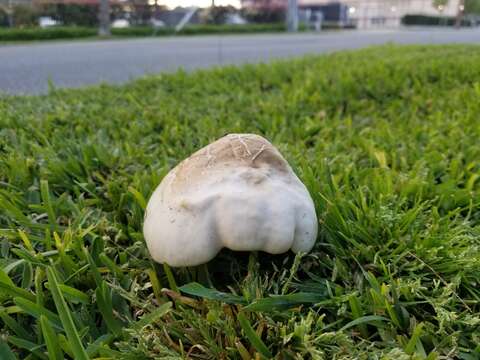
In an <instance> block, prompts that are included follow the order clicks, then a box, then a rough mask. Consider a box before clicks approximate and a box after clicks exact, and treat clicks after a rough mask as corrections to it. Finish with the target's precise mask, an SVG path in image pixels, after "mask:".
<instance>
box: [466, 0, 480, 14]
mask: <svg viewBox="0 0 480 360" xmlns="http://www.w3.org/2000/svg"><path fill="white" fill-rule="evenodd" d="M464 12H465V14H480V0H465V10H464Z"/></svg>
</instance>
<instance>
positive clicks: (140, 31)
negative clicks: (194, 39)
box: [0, 23, 306, 42]
mask: <svg viewBox="0 0 480 360" xmlns="http://www.w3.org/2000/svg"><path fill="white" fill-rule="evenodd" d="M300 30H301V31H305V30H306V29H305V27H303V26H301V28H300ZM284 31H285V24H282V23H272V24H247V25H188V26H186V27H184V28H183V29H182V30H180V31H179V32H176V31H175V29H174V28H170V27H165V28H159V29H154V28H152V27H149V26H133V27H129V28H124V29H111V32H112V36H111V38H124V37H152V36H174V35H207V34H247V33H249V34H250V33H266V32H269V33H272V32H284ZM97 32H98V29H96V28H89V27H73V26H71V27H52V28H45V29H41V28H25V29H1V28H0V42H12V41H16V42H20V41H43V40H60V39H84V38H99V37H98V36H97Z"/></svg>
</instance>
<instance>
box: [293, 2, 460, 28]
mask: <svg viewBox="0 0 480 360" xmlns="http://www.w3.org/2000/svg"><path fill="white" fill-rule="evenodd" d="M300 1H301V4H302V5H303V6H306V5H308V4H312V3H313V4H318V3H329V2H331V0H300ZM342 2H343V3H344V4H345V5H347V7H348V19H349V21H350V22H351V23H352V24H353V25H355V26H356V27H357V28H360V29H368V28H377V27H398V26H400V25H401V19H402V17H403V16H405V15H407V14H415V15H429V16H449V17H454V16H457V13H458V10H459V6H460V0H449V1H448V2H447V4H446V5H443V6H438V7H435V6H434V5H433V1H432V0H343V1H342Z"/></svg>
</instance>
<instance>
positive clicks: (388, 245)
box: [0, 46, 480, 360]
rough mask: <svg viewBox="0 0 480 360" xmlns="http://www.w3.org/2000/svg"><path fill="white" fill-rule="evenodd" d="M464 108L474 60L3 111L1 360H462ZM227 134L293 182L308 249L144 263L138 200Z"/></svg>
mask: <svg viewBox="0 0 480 360" xmlns="http://www.w3.org/2000/svg"><path fill="white" fill-rule="evenodd" d="M479 99H480V48H479V47H474V46H443V47H426V46H412V47H395V46H383V47H377V48H371V49H367V50H361V51H356V52H342V53H337V54H331V55H328V56H322V57H308V58H304V59H300V60H293V61H288V62H277V63H274V64H271V65H250V66H244V67H240V68H235V67H230V68H222V69H216V70H209V71H199V72H194V73H191V74H187V73H184V72H179V73H176V74H173V75H161V76H157V77H150V78H146V79H143V80H140V81H136V82H132V83H130V84H127V85H125V86H121V87H113V86H107V85H104V86H99V87H92V88H88V89H84V90H55V89H52V91H51V92H50V93H49V94H48V95H47V96H41V97H3V98H0V242H1V243H0V252H1V260H0V269H1V271H0V358H1V359H14V358H16V357H17V358H19V359H47V358H51V359H63V358H74V359H86V358H98V359H100V358H101V359H151V358H157V359H179V358H191V359H242V360H246V359H249V358H255V359H261V358H268V357H270V356H276V358H277V359H322V358H325V359H330V358H336V359H353V358H362V359H367V358H372V359H396V360H398V359H446V358H459V359H466V360H472V359H477V358H478V357H479V356H480V347H479V346H478V344H479V342H480V328H479V326H480V315H479V311H480V306H479V300H480V287H479V279H480V241H479V240H480V208H479V203H480V145H479V144H480V142H479V138H480V118H479V117H480V101H479ZM230 132H254V133H258V134H262V135H264V136H266V137H267V138H268V139H270V140H271V141H272V142H273V143H274V144H275V145H277V146H278V148H279V149H280V151H281V152H282V153H283V154H284V155H285V157H286V158H287V159H288V161H289V162H290V163H291V165H292V166H293V168H294V169H295V171H296V172H297V174H298V175H299V177H300V178H301V179H302V180H303V181H304V182H305V184H306V185H307V187H308V188H309V190H310V192H311V194H312V197H313V199H314V202H315V205H316V208H317V213H318V216H319V222H320V232H319V237H318V240H317V243H316V245H315V248H314V250H313V251H312V252H311V253H310V254H307V255H299V256H296V257H295V256H294V255H293V254H291V253H287V254H284V255H276V256H273V255H268V254H265V253H257V254H245V253H234V252H229V251H223V252H222V253H221V254H219V256H218V257H217V258H216V259H215V260H213V261H212V262H210V263H209V264H208V265H207V266H203V267H198V268H189V269H169V268H168V267H165V268H164V267H162V266H160V265H156V264H154V263H153V262H152V261H151V260H150V258H149V255H148V252H147V250H146V247H145V244H144V239H143V236H142V221H143V209H144V207H145V202H146V200H147V199H148V197H149V196H150V194H151V193H152V191H153V190H154V188H155V187H156V185H157V184H158V183H159V182H160V180H161V179H162V177H163V176H164V175H165V174H166V173H167V172H168V170H169V169H171V168H172V167H173V166H175V164H177V163H178V162H179V161H180V160H182V159H183V158H185V157H186V156H188V155H189V154H190V153H192V152H193V151H195V150H196V149H198V148H200V147H201V146H203V145H206V144H207V143H209V142H210V141H212V140H214V139H216V138H219V137H220V136H222V135H224V134H226V133H230ZM192 241H195V239H192ZM47 352H48V355H47Z"/></svg>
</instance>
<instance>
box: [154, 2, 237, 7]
mask: <svg viewBox="0 0 480 360" xmlns="http://www.w3.org/2000/svg"><path fill="white" fill-rule="evenodd" d="M158 3H159V4H160V5H166V6H168V7H169V8H171V9H173V8H175V7H177V6H182V7H189V6H193V5H195V6H198V7H208V6H210V5H212V0H158ZM215 5H217V6H226V5H232V6H235V7H237V8H240V0H215Z"/></svg>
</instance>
